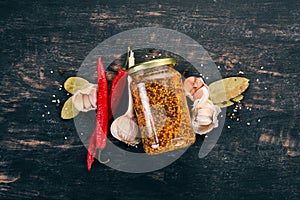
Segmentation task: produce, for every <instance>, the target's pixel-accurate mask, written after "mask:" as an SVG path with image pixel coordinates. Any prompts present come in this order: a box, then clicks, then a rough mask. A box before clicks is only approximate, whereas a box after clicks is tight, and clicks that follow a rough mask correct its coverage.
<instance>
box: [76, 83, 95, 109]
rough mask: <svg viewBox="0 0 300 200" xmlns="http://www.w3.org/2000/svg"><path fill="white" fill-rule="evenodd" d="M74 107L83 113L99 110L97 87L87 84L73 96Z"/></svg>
mask: <svg viewBox="0 0 300 200" xmlns="http://www.w3.org/2000/svg"><path fill="white" fill-rule="evenodd" d="M72 102H73V105H74V107H75V108H76V109H77V110H79V111H82V112H88V111H90V110H96V109H97V85H96V84H91V83H89V84H87V85H86V86H85V87H84V88H82V89H80V90H78V91H76V92H75V93H74V95H73V96H72Z"/></svg>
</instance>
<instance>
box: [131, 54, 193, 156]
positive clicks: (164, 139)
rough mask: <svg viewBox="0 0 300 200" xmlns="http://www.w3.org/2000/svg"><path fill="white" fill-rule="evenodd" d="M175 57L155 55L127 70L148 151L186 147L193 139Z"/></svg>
mask: <svg viewBox="0 0 300 200" xmlns="http://www.w3.org/2000/svg"><path fill="white" fill-rule="evenodd" d="M175 65H176V60H175V59H174V58H163V59H155V60H151V61H148V62H144V63H141V64H138V65H136V66H134V67H133V68H131V69H130V70H129V75H130V76H131V78H132V82H131V84H130V89H131V94H132V97H133V104H134V109H135V113H136V116H137V120H138V124H139V127H140V131H141V136H142V142H143V147H144V150H145V152H146V153H148V154H159V153H163V152H168V151H173V150H175V149H180V148H184V147H188V146H190V145H192V144H193V143H194V142H195V133H194V131H193V128H192V123H191V119H190V113H189V109H188V106H187V101H186V96H185V93H184V90H183V83H182V79H181V75H180V73H179V72H177V71H176V70H175V69H173V67H174V66H175Z"/></svg>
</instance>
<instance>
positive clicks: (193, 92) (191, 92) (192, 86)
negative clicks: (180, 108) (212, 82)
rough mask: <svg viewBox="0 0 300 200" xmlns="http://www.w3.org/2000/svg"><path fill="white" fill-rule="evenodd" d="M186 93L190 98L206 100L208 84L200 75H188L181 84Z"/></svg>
mask: <svg viewBox="0 0 300 200" xmlns="http://www.w3.org/2000/svg"><path fill="white" fill-rule="evenodd" d="M183 87H184V90H185V93H186V95H187V96H188V97H189V98H190V99H191V100H192V101H196V100H198V101H199V100H201V102H202V103H204V102H205V101H207V100H208V98H209V92H208V86H207V85H206V84H205V83H204V81H203V79H202V78H200V77H194V76H192V77H189V78H187V79H185V81H184V84H183Z"/></svg>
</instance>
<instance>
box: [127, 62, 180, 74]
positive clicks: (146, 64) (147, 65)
mask: <svg viewBox="0 0 300 200" xmlns="http://www.w3.org/2000/svg"><path fill="white" fill-rule="evenodd" d="M162 65H172V67H174V66H175V65H176V59H175V58H160V59H153V60H150V61H146V62H142V63H139V64H136V65H134V66H132V67H131V68H130V69H129V74H132V73H134V72H137V71H139V70H143V69H150V68H153V67H159V66H162Z"/></svg>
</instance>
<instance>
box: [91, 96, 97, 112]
mask: <svg viewBox="0 0 300 200" xmlns="http://www.w3.org/2000/svg"><path fill="white" fill-rule="evenodd" d="M89 100H90V102H91V104H92V109H96V108H97V97H96V93H91V94H89Z"/></svg>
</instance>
